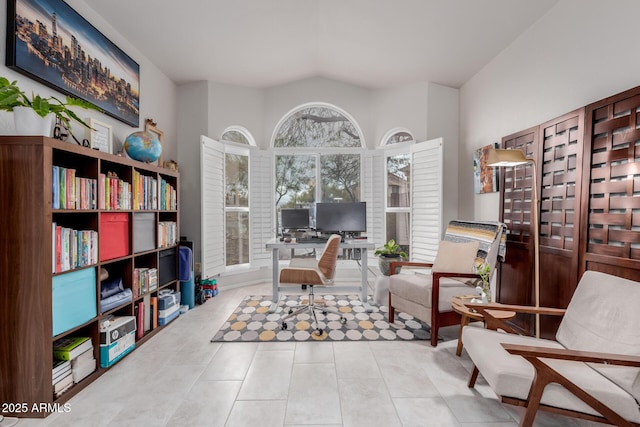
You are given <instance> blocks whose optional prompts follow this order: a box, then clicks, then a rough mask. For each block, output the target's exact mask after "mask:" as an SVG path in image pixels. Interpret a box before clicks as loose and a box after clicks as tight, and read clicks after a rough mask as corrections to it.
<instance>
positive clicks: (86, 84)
mask: <svg viewBox="0 0 640 427" xmlns="http://www.w3.org/2000/svg"><path fill="white" fill-rule="evenodd" d="M6 42H7V54H6V65H7V67H9V68H11V69H13V70H15V71H17V72H19V73H21V74H23V75H25V76H27V77H29V78H31V79H34V80H36V81H38V82H40V83H42V84H44V85H47V86H49V87H51V88H53V89H55V90H57V91H59V92H62V93H63V94H65V95H69V96H72V97H75V98H79V99H82V100H84V101H87V102H90V103H92V104H94V105H95V106H97V107H99V108H100V109H101V110H102V111H103V112H104V113H105V114H108V115H110V116H112V117H114V118H116V119H118V120H120V121H122V122H124V123H126V124H128V125H130V126H133V127H138V126H139V123H140V119H139V117H140V114H139V105H140V66H139V65H138V63H137V62H136V61H134V60H133V59H132V58H131V57H130V56H129V55H127V54H126V53H125V52H124V51H122V50H121V49H120V48H119V47H118V46H116V45H115V44H114V43H113V42H111V40H109V39H108V38H107V37H105V36H104V35H103V34H102V33H101V32H100V31H99V30H98V29H96V28H95V27H94V26H93V25H91V24H90V23H89V22H88V21H87V20H85V19H84V18H83V17H82V16H81V15H80V14H79V13H78V12H76V11H75V10H74V9H73V8H71V7H70V6H69V5H68V4H66V3H65V2H64V1H62V0H7V38H6ZM89 69H90V70H91V72H85V71H83V70H89Z"/></svg>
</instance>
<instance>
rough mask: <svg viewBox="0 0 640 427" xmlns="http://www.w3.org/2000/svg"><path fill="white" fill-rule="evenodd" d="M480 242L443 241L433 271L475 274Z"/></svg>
mask: <svg viewBox="0 0 640 427" xmlns="http://www.w3.org/2000/svg"><path fill="white" fill-rule="evenodd" d="M479 245H480V242H477V241H474V242H449V241H447V240H442V241H441V242H440V245H439V246H438V254H437V255H436V259H435V260H434V261H433V271H439V272H448V273H475V272H476V269H475V260H476V254H477V253H478V246H479Z"/></svg>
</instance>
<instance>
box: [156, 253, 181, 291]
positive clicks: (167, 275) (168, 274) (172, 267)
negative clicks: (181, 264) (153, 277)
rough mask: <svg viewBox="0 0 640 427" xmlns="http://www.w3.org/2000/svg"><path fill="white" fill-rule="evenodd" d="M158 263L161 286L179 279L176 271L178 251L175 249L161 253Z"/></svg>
mask: <svg viewBox="0 0 640 427" xmlns="http://www.w3.org/2000/svg"><path fill="white" fill-rule="evenodd" d="M159 255H160V259H159V261H158V284H159V285H160V286H162V285H164V284H166V283H169V282H172V281H174V280H176V279H177V278H178V273H177V271H176V264H177V260H176V250H175V248H171V249H167V250H164V251H160V254H159Z"/></svg>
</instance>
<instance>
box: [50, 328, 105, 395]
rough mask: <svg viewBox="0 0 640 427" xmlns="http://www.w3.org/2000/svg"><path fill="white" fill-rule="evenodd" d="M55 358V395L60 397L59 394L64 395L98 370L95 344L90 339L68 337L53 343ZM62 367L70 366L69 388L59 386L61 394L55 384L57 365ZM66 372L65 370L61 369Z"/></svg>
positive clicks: (67, 380)
mask: <svg viewBox="0 0 640 427" xmlns="http://www.w3.org/2000/svg"><path fill="white" fill-rule="evenodd" d="M53 356H54V358H55V359H56V362H54V368H53V369H54V394H55V395H56V397H58V395H59V394H62V393H64V392H65V391H66V390H67V389H68V388H69V387H71V386H72V385H73V384H77V383H79V382H80V381H82V380H83V379H84V378H86V377H87V376H89V374H91V373H92V372H93V371H95V370H96V359H95V357H94V356H93V343H92V342H91V339H90V338H89V337H67V338H62V339H59V340H57V341H56V342H54V343H53ZM58 361H59V362H61V363H60V366H62V365H65V366H68V376H69V377H70V380H69V379H66V378H65V380H66V382H69V381H70V383H68V386H67V387H66V388H64V387H63V386H59V387H58V389H59V390H60V391H59V392H57V391H56V385H57V384H56V383H55V378H56V375H55V370H56V369H57V363H58ZM61 369H62V370H64V368H61Z"/></svg>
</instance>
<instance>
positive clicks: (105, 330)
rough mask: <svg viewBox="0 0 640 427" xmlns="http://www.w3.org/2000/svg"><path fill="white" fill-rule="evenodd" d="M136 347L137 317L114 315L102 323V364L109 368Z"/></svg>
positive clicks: (103, 366)
mask: <svg viewBox="0 0 640 427" xmlns="http://www.w3.org/2000/svg"><path fill="white" fill-rule="evenodd" d="M135 347H136V318H135V317H134V316H121V317H117V316H116V317H113V318H111V319H109V320H108V321H105V322H104V323H103V324H102V325H100V366H101V367H102V368H108V367H110V366H112V365H113V364H114V363H116V362H117V361H118V360H120V359H122V358H123V357H124V356H126V355H127V354H128V353H130V352H131V351H132V350H133V349H134V348H135Z"/></svg>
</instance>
